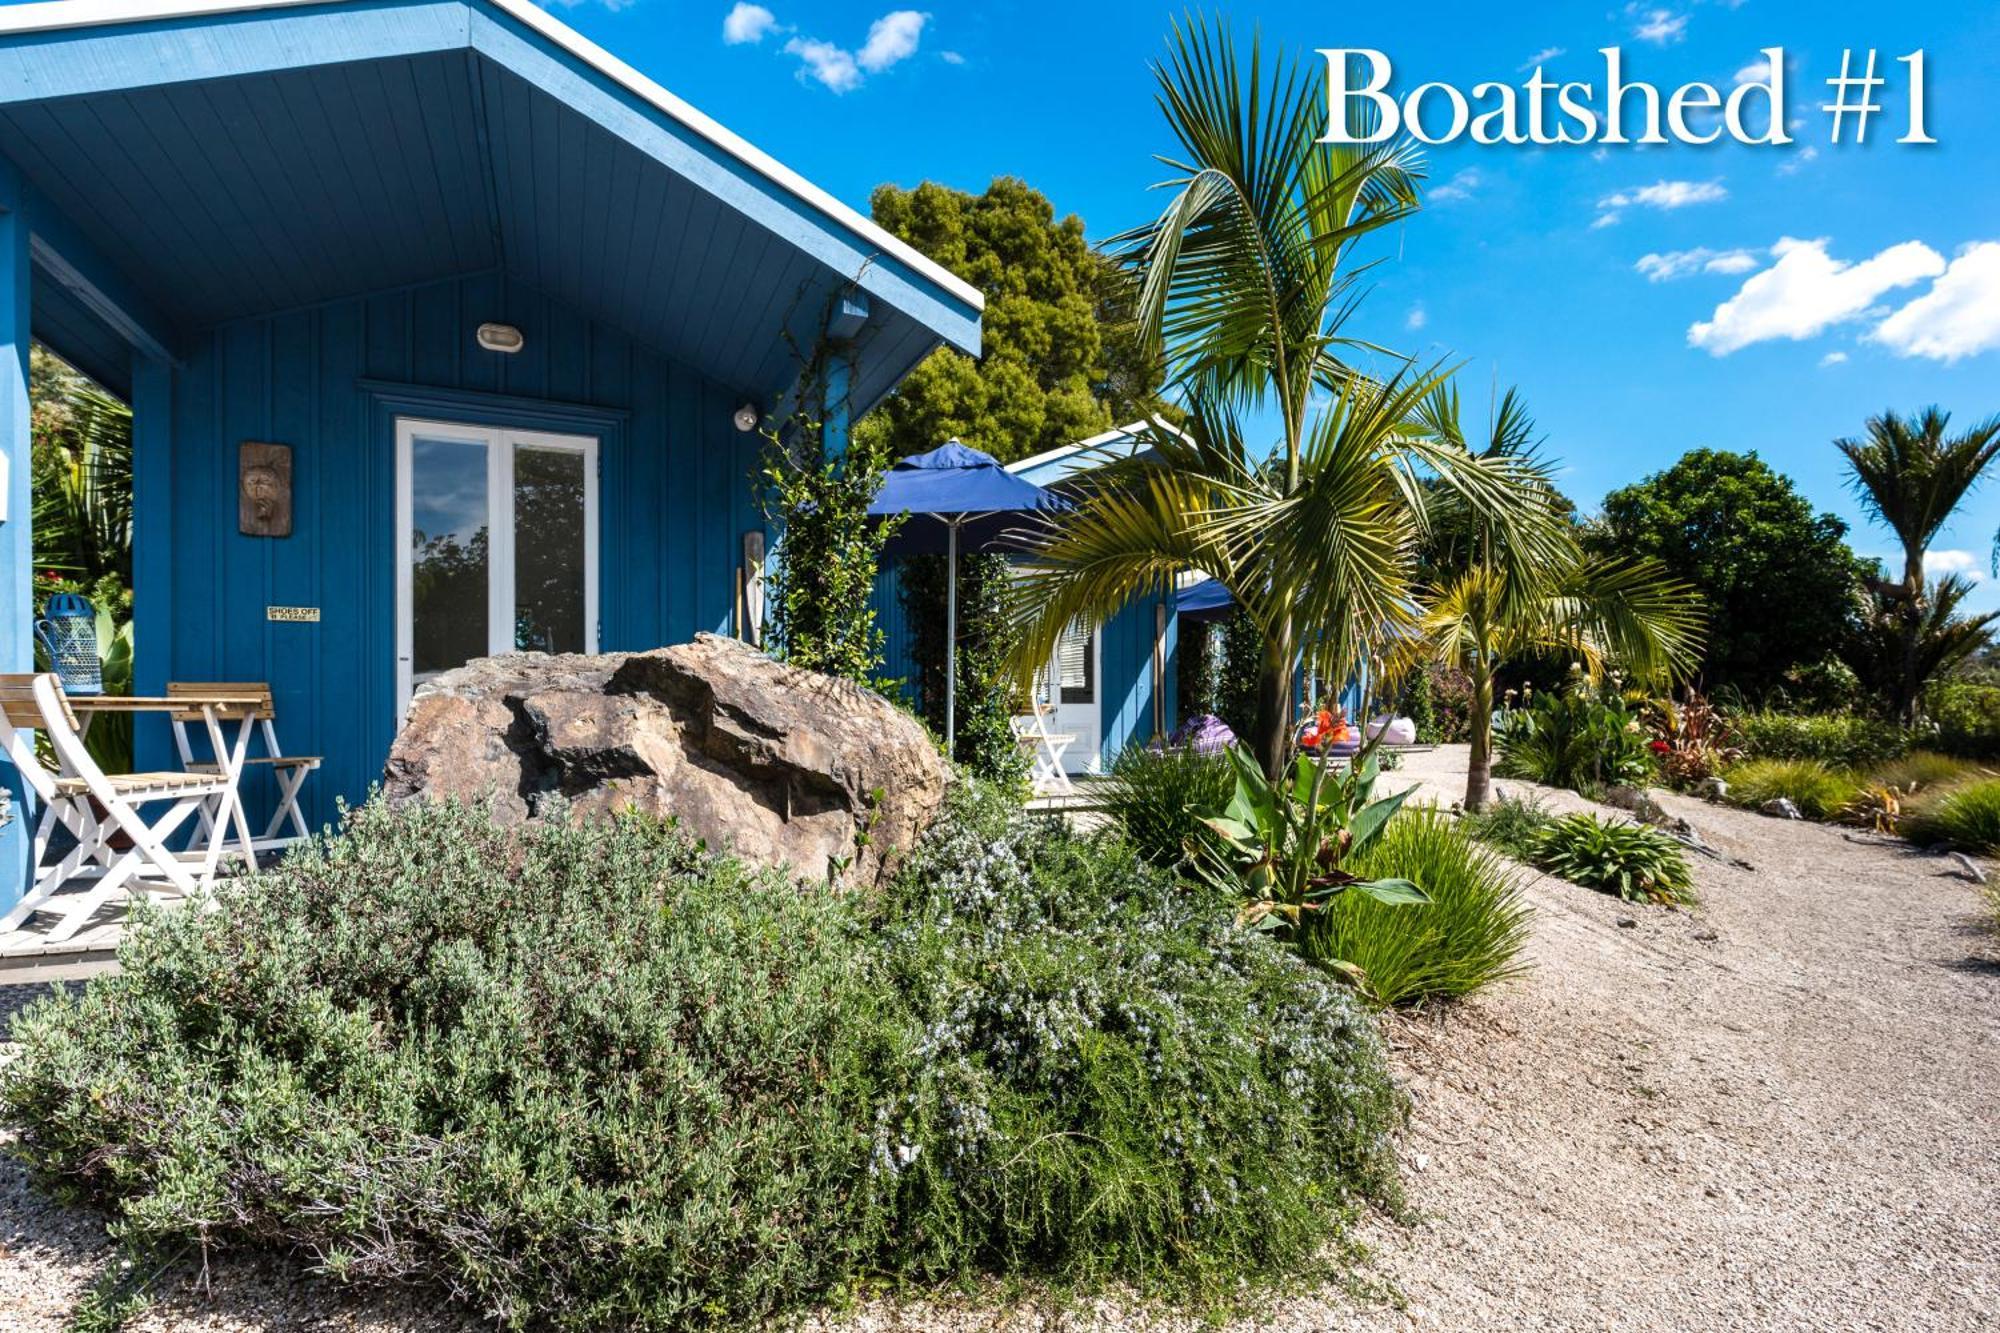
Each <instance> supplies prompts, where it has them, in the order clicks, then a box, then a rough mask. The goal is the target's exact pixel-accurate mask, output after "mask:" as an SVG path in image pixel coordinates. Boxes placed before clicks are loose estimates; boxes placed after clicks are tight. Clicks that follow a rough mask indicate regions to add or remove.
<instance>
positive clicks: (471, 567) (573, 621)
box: [396, 419, 597, 718]
mask: <svg viewBox="0 0 2000 1333" xmlns="http://www.w3.org/2000/svg"><path fill="white" fill-rule="evenodd" d="M396 531H397V534H398V537H397V545H398V547H399V548H400V549H399V551H398V554H397V560H396V715H397V717H399V718H400V717H402V716H403V715H404V714H405V713H407V712H408V711H409V707H410V696H411V694H413V693H414V692H415V690H416V687H417V686H419V685H421V684H423V683H424V682H425V681H427V680H429V679H430V678H431V677H433V676H435V675H437V674H438V673H439V672H442V671H449V670H450V669H451V668H453V667H456V666H463V665H464V664H465V663H467V662H469V661H471V660H472V659H473V658H475V657H487V656H490V655H492V654H494V653H507V652H515V651H518V650H528V649H533V650H537V651H541V652H551V653H592V652H596V651H597V441H596V439H594V438H592V437H590V436H586V435H549V434H543V433H540V432H535V431H519V430H502V429H498V428H495V427H488V426H468V425H462V424H458V423H451V422H438V421H415V420H409V419H399V420H398V421H397V422H396Z"/></svg>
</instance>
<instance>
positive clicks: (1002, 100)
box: [541, 0, 2000, 608]
mask: <svg viewBox="0 0 2000 1333" xmlns="http://www.w3.org/2000/svg"><path fill="white" fill-rule="evenodd" d="M541 2H542V3H543V4H545V5H546V6H547V7H549V8H551V9H553V10H554V11H555V12H557V13H559V14H561V15H562V16H563V17H564V18H565V19H566V20H567V21H569V22H570V23H572V24H573V25H575V26H576V27H577V28H579V29H580V30H582V31H583V32H584V33H586V34H588V35H589V36H591V37H592V38H594V39H595V40H597V41H598V42H600V43H601V44H603V45H604V46H606V47H608V48H609V49H610V50H612V51H613V52H615V53H616V54H618V55H619V56H621V57H623V58H624V59H625V60H627V61H629V62H630V63H631V64H633V65H635V66H637V67H638V68H640V69H642V70H644V71H645V72H646V73H648V74H650V75H652V76H653V77H655V78H656V79H658V80H659V81H660V82H662V83H664V84H665V85H666V86H668V87H669V88H671V89H673V90H674V91H675V92H677V93H679V94H680V95H681V96H683V97H685V98H686V99H687V100H689V101H690V102H692V103H694V104H695V105H696V106H698V107H700V108H701V109H703V110H704V111H706V112H708V113H709V114H711V115H713V116H714V117H716V118H717V119H718V120H720V121H722V122H723V123H724V124H726V125H728V126H730V127H731V128H732V129H734V130H736V131H738V132H739V133H741V134H743V135H744V136H745V137H747V138H748V139H750V140H751V141H752V142H754V143H756V144H758V145H759V146H760V147H762V148H764V149H766V150H767V151H769V152H771V153H772V154H773V155H774V156H776V157H778V158H779V159H780V160H782V161H784V162H786V163H787V164H789V165H790V166H792V167H794V168H796V169H797V170H799V171H800V172H802V173H803V174H805V175H806V176H807V177H809V178H811V179H812V180H814V181H816V182H817V183H819V184H820V185H822V186H824V187H826V188H827V189H829V190H831V191H832V192H833V193H835V194H836V195H839V196H840V197H842V198H844V199H846V200H848V201H850V202H852V203H853V204H855V205H856V206H857V207H861V208H864V209H865V208H866V205H867V199H868V194H869V191H870V190H871V189H872V188H873V187H874V186H875V185H877V184H879V183H881V182H883V181H894V182H897V183H899V184H903V185H912V184H915V183H916V182H918V181H920V180H924V179H933V180H938V181H942V182H945V183H947V184H950V185H954V186H958V187H961V188H963V189H967V190H975V191H976V190H979V189H982V188H984V186H985V185H986V183H987V182H988V181H989V180H990V179H991V178H992V177H993V176H995V175H998V174H1002V173H1009V174H1013V175H1017V176H1020V177H1022V178H1024V179H1025V180H1027V181H1029V182H1030V183H1031V184H1033V185H1035V186H1036V187H1037V188H1039V189H1041V190H1042V191H1044V192H1045V193H1046V194H1047V195H1048V196H1049V197H1050V198H1051V199H1053V200H1054V201H1055V204H1056V207H1057V208H1058V209H1059V210H1061V211H1064V212H1074V213H1077V214H1079V215H1080V216H1081V217H1082V218H1083V219H1084V221H1085V223H1086V224H1087V226H1088V229H1089V232H1090V234H1091V235H1092V236H1093V237H1095V238H1102V237H1105V236H1108V235H1111V234H1113V233H1115V232H1117V231H1118V230H1120V229H1122V228H1125V227H1127V226H1130V225H1132V224H1133V223H1135V222H1138V221H1139V220H1141V219H1143V218H1145V217H1147V216H1149V215H1150V214H1151V213H1152V212H1154V211H1156V210H1157V208H1158V207H1159V205H1160V202H1161V196H1160V195H1159V194H1158V193H1155V192H1151V191H1149V189H1148V186H1149V185H1151V184H1152V183H1153V182H1154V181H1155V180H1157V179H1158V178H1159V175H1160V172H1159V170H1158V168H1157V167H1156V166H1155V164H1154V163H1153V161H1152V159H1151V155H1152V154H1153V153H1155V152H1159V151H1164V150H1166V149H1167V148H1168V147H1169V146H1170V145H1169V143H1168V141H1167V138H1166V135H1165V133H1164V129H1163V126H1162V124H1161V122H1160V119H1159V115H1158V113H1157V111H1156V109H1155V107H1154V105H1153V101H1152V94H1153V82H1152V75H1151V72H1150V69H1149V63H1150V62H1151V61H1152V60H1153V59H1154V58H1155V57H1156V56H1157V55H1158V54H1159V53H1160V52H1161V51H1162V49H1163V40H1164V37H1165V34H1166V31H1167V27H1168V24H1169V22H1170V20H1171V19H1172V17H1173V16H1174V15H1176V14H1178V13H1179V12H1180V8H1179V6H1177V5H1165V4H1136V3H1116V2H1107V0H1067V2H1066V3H1045V2H1043V0H979V2H978V3H963V4H961V3H951V2H949V0H761V3H758V4H741V3H738V0H541ZM903 4H911V5H914V6H917V7H915V8H909V9H902V8H898V6H899V5H903ZM1227 12H1228V13H1229V14H1230V15H1231V16H1232V18H1233V20H1234V21H1235V22H1236V23H1237V25H1238V26H1239V28H1241V29H1243V30H1247V29H1248V28H1250V27H1251V26H1252V25H1255V26H1258V27H1260V28H1261V29H1262V31H1263V34H1264V36H1265V38H1266V40H1267V41H1268V42H1282V43H1283V44H1284V45H1285V46H1287V47H1288V48H1290V49H1292V50H1295V51H1301V52H1305V51H1309V50H1310V49H1312V48H1315V47H1373V48H1377V49H1380V50H1382V51H1383V52H1385V53H1386V54H1387V55H1388V56H1389V58H1390V59H1391V60H1392V61H1393V62H1394V65H1395V67H1396V71H1397V77H1396V86H1397V87H1399V88H1402V89H1405V90H1407V89H1408V88H1409V87H1411V86H1413V85H1415V84H1416V83H1418V82H1422V81H1426V80H1433V79H1437V80H1444V81H1447V82H1450V83H1453V84H1456V85H1458V86H1460V87H1464V88H1469V87H1470V86H1471V85H1472V84H1474V83H1476V82H1479V81H1482V80H1488V79H1492V80H1501V81H1507V82H1514V83H1518V82H1519V81H1520V80H1521V79H1523V78H1524V77H1525V75H1526V70H1527V68H1529V67H1531V62H1532V61H1533V60H1535V59H1537V58H1539V59H1541V60H1543V61H1545V62H1546V65H1547V68H1548V71H1549V74H1550V76H1551V77H1552V78H1557V79H1570V78H1574V79H1588V80H1600V79H1601V77H1602V65H1601V57H1599V56H1598V55H1597V54H1596V52H1597V49H1598V48H1601V47H1605V46H1612V45H1616V46H1618V47H1619V48H1621V50H1622V52H1623V54H1624V60H1625V64H1626V69H1627V75H1628V77H1635V78H1641V79H1645V80H1646V81H1648V82H1652V83H1655V84H1658V85H1663V86H1666V87H1672V86H1675V85H1678V84H1680V83H1683V82H1685V81H1688V80H1691V79H1703V80H1707V81H1709V82H1712V83H1715V84H1717V85H1719V86H1721V87H1723V88H1724V89H1725V90H1726V89H1727V88H1729V87H1730V86H1731V85H1732V83H1733V81H1734V80H1735V78H1736V76H1737V73H1738V71H1740V70H1743V69H1744V68H1745V67H1746V66H1749V65H1752V64H1754V63H1755V62H1757V61H1759V60H1760V59H1761V57H1760V56H1759V55H1758V52H1759V51H1760V49H1762V48H1764V47H1767V46H1773V45H1777V46H1783V47H1784V48H1786V51H1787V54H1788V61H1789V64H1790V66H1791V71H1792V89H1791V94H1790V97H1789V103H1790V107H1791V110H1792V113H1793V116H1794V118H1795V120H1797V121H1798V122H1799V124H1798V126H1797V130H1796V133H1797V135H1798V142H1797V143H1796V144H1795V145H1794V146H1792V147H1791V148H1789V149H1782V150H1780V149H1772V148H1769V147H1759V148H1751V147H1745V146H1742V145H1737V144H1727V143H1725V144H1721V145H1716V146H1712V147H1687V146H1678V145H1676V146H1670V147H1663V148H1645V149H1641V148H1636V147H1622V148H1605V149H1602V150H1600V151H1593V150H1592V149H1589V148H1578V147H1569V148H1551V149H1537V148H1532V147H1509V146H1505V145H1499V146H1490V147H1482V146H1477V145H1472V144H1454V145H1450V146H1446V147H1441V148H1438V149H1436V150H1434V151H1433V152H1432V155H1431V164H1430V165H1431V174H1432V181H1431V185H1432V189H1431V191H1430V194H1429V198H1428V201H1427V205H1426V207H1425V208H1424V210H1423V211H1422V213H1421V214H1420V215H1419V216H1417V217H1416V218H1415V219H1413V220H1411V221H1410V222H1408V223H1405V224H1403V225H1401V226H1399V227H1398V228H1397V229H1395V230H1394V231H1393V232H1391V233H1387V234H1385V235H1384V236H1383V238H1382V240H1381V242H1380V243H1379V244H1375V245H1374V246H1373V247H1372V249H1371V251H1370V253H1369V255H1368V257H1369V258H1374V259H1379V260H1381V261H1382V262H1381V263H1380V264H1379V265H1378V266H1377V267H1375V268H1374V269H1373V271H1372V273H1371V275H1370V276H1371V279H1372V283H1373V291H1372V294H1371V295H1370V296H1369V298H1368V300H1367V302H1366V303H1365V305H1364V306H1363V307H1362V309H1361V311H1360V314H1359V316H1358V317H1357V319H1356V321H1355V323H1354V324H1353V325H1352V326H1350V327H1351V328H1352V330H1353V331H1354V332H1357V333H1358V334H1360V335H1362V336H1365V337H1367V338H1370V339H1372V340H1373V341H1376V342H1379V343H1382V344H1385V345H1387V346H1390V347H1393V348H1396V349H1398V350H1401V351H1405V352H1408V353H1410V354H1413V355H1415V356H1418V357H1419V358H1421V359H1423V360H1425V361H1429V360H1434V359H1438V358H1447V359H1449V360H1452V361H1463V362H1464V363H1465V365H1464V369H1463V371H1462V372H1461V374H1462V386H1463V389H1464V391H1465V394H1466V397H1467V398H1468V400H1470V401H1475V402H1476V401H1479V400H1481V399H1482V398H1484V396H1485V391H1486V390H1487V388H1488V387H1489V386H1490V385H1492V384H1494V383H1496V382H1497V383H1498V384H1499V385H1501V386H1503V387H1504V386H1505V385H1508V384H1518V385H1520V387H1521V388H1522V390H1523V391H1524V393H1525V394H1526V396H1527V398H1528V401H1529V403H1530V405H1531V407H1532V409H1533V411H1534V412H1535V414H1536V416H1537V417H1538V418H1539V420H1540V423H1541V426H1542V428H1543V429H1544V430H1545V431H1546V432H1547V435H1548V438H1549V449H1550V451H1551V453H1553V454H1554V455H1556V456H1557V457H1559V458H1560V459H1561V461H1562V463H1563V465H1564V467H1565V468H1566V469H1567V470H1566V472H1565V475H1564V478H1563V484H1564V486H1565V487H1566V488H1567V489H1568V490H1569V492H1570V493H1571V495H1572V496H1573V497H1574V498H1575V499H1576V500H1577V502H1578V503H1579V504H1581V505H1582V506H1584V507H1585V508H1587V509H1588V508H1594V507H1595V506H1596V505H1597V504H1598V502H1599V501H1600V500H1601V499H1602V497H1603V495H1604V494H1605V492H1606V491H1608V490H1610V489H1612V488H1614V487H1616V486H1618V485H1621V484H1624V483H1626V482H1628V481H1631V480H1634V479H1636V478H1638V477H1640V476H1643V475H1644V474H1646V473H1648V472H1651V471H1654V470H1657V469H1659V468H1661V467H1664V466H1666V465H1668V464H1670V463H1671V462H1672V461H1673V460H1674V459H1675V458H1677V457H1678V456H1679V455H1680V454H1681V453H1682V452H1683V451H1685V450H1686V449H1689V448H1694V447H1697V446H1711V447H1716V448H1725V449H1746V450H1747V449H1755V450H1757V451H1758V452H1759V453H1760V454H1762V455H1763V457H1765V458H1766V459H1767V460H1769V461H1770V462H1771V463H1772V464H1773V465H1774V466H1776V467H1778V468H1779V469H1780V470H1782V471H1784V472H1786V473H1788V474H1789V475H1791V476H1792V477H1793V478H1794V479H1796V480H1797V482H1798V483H1799V485H1800V486H1801V487H1802V488H1803V490H1804V491H1805V493H1806V494H1807V495H1808V497H1809V498H1810V499H1811V500H1812V501H1813V502H1814V503H1815V504H1816V505H1818V506H1821V507H1823V508H1828V509H1832V510H1834V511H1835V512H1837V513H1840V514H1841V515H1843V516H1844V517H1846V518H1848V519H1849V520H1850V522H1852V523H1853V524H1854V532H1853V534H1852V538H1851V539H1852V540H1853V542H1854V544H1855V546H1856V548H1857V549H1859V550H1862V551H1864V552H1868V553H1871V554H1879V553H1883V552H1886V551H1887V550H1888V549H1889V546H1890V543H1889V541H1888V539H1887V534H1886V533H1884V532H1882V531H1881V530H1879V529H1875V528H1871V527H1869V526H1868V525H1866V524H1865V523H1864V522H1863V521H1862V520H1861V517H1860V514H1859V512H1858V510H1857V509H1856V507H1855V505H1854V504H1853V502H1852V500H1851V498H1850V497H1849V496H1848V494H1847V493H1846V491H1845V488H1844V486H1843V483H1842V477H1841V473H1840V470H1839V468H1838V467H1837V465H1836V464H1837V456H1836V455H1835V454H1834V452H1833V449H1832V446H1831V443H1830V442H1831V441H1832V440H1833V439H1835V438H1836V437H1838V436H1841V435H1849V434H1858V433H1860V431H1861V429H1862V425H1863V422H1864V420H1865V418H1866V417H1867V416H1868V415H1870V414H1871V413H1875V412H1879V411H1881V410H1883V409H1885V408H1889V407H1894V408H1898V409H1902V410H1912V409H1915V408H1918V407H1920V406H1923V405H1925V404H1928V403H1931V402H1937V403H1940V404H1942V405H1943V406H1945V407H1946V408H1947V409H1948V410H1950V411H1952V412H1953V413H1954V415H1955V417H1956V419H1957V420H1958V421H1959V422H1960V423H1961V424H1969V423H1971V422H1973V421H1977V420H1980V419H1983V418H1985V417H1987V416H1989V415H1992V414H1995V413H2000V4H1996V3H1993V0H1902V2H1901V3H1896V4H1883V3H1880V2H1879V0H1874V2H1868V0H1637V2H1636V3H1633V2H1632V0H1541V2H1539V3H1534V4H1512V5H1506V4H1502V5H1496V4H1492V3H1490V0H1489V2H1487V3H1473V2H1472V0H1432V3H1430V4H1428V5H1425V6H1422V7H1420V8H1414V9H1413V8H1410V7H1404V6H1386V5H1376V6H1361V5H1331V4H1326V3H1324V2H1323V0H1317V2H1314V3H1279V0H1261V2H1259V0H1248V2H1244V0H1239V2H1238V3H1236V4H1234V5H1233V6H1231V7H1230V8H1229V10H1228V11H1227ZM1847 48H1852V49H1853V50H1854V51H1855V52H1856V53H1857V57H1859V56H1860V55H1862V54H1863V53H1865V51H1866V50H1868V49H1870V48H1873V49H1875V50H1877V51H1878V52H1880V55H1881V61H1882V72H1884V73H1886V74H1890V75H1892V76H1894V77H1895V78H1900V74H1901V68H1902V67H1901V66H1898V65H1895V64H1894V63H1893V62H1894V59H1895V57H1897V56H1900V55H1903V54H1906V53H1908V52H1911V51H1914V50H1918V49H1922V50H1923V51H1925V52H1926V53H1927V60H1928V74H1929V85H1930V97H1929V128H1930V131H1931V133H1932V134H1933V135H1934V136H1935V137H1936V138H1937V139H1938V140H1939V142H1938V143H1937V144H1936V145H1935V146H1931V147H1906V146H1899V145H1897V144H1895V143H1894V142H1893V140H1894V139H1895V137H1896V136H1897V135H1898V134H1900V133H1901V126H1900V124H1899V123H1897V122H1898V119H1899V117H1898V114H1896V113H1895V112H1894V111H1893V110H1892V111H1891V112H1885V114H1884V116H1883V117H1882V118H1881V120H1880V121H1878V123H1877V124H1876V125H1875V126H1874V127H1873V129H1872V131H1871V133H1870V136H1869V139H1870V142H1869V143H1868V144H1867V146H1866V147H1857V146H1853V145H1841V146H1838V147H1836V146H1833V145H1831V144H1829V143H1828V142H1827V133H1828V127H1827V123H1826V117H1824V116H1823V115H1822V114H1821V113H1820V112H1819V110H1818V107H1819V104H1820V103H1821V102H1822V101H1824V100H1825V98H1826V92H1827V90H1826V88H1825V86H1824V83H1823V80H1824V79H1825V78H1826V77H1827V76H1828V75H1830V74H1832V73H1834V72H1836V71H1837V69H1838V67H1839V63H1840V57H1841V52H1842V51H1843V50H1844V49H1847ZM1899 97H1900V89H1899V87H1898V85H1897V84H1896V83H1895V82H1892V84H1891V87H1890V88H1889V89H1888V90H1887V91H1886V92H1885V100H1886V101H1887V102H1888V104H1889V106H1890V107H1891V108H1892V109H1893V108H1896V107H1897V106H1898V99H1899ZM1607 219H1609V221H1607ZM1980 243H1987V244H1988V245H1989V246H1990V247H1991V248H1987V249H1974V248H1973V247H1975V246H1978V245H1979V244H1980ZM1996 528H2000V481H1996V483H1995V484H1993V485H1991V486H1989V487H1988V488H1986V489H1985V490H1984V491H1983V492H1981V493H1979V494H1977V495H1975V497H1974V499H1973V500H1972V502H1971V503H1970V504H1968V505H1967V506H1966V508H1965V509H1964V511H1963V512H1962V514H1961V515H1960V517H1959V519H1958V521H1957V522H1956V523H1955V524H1954V525H1953V526H1952V527H1951V528H1950V529H1948V530H1947V531H1946V533H1945V534H1944V535H1943V536H1942V537H1941V538H1940V540H1939V542H1938V543H1937V547H1936V549H1937V550H1938V551H1939V552H1940V553H1941V558H1942V559H1944V560H1946V561H1950V560H1954V559H1955V560H1957V561H1958V562H1959V563H1960V564H1962V565H1965V566H1968V567H1969V568H1970V570H1971V571H1972V572H1977V573H1981V574H1983V573H1984V571H1985V566H1986V560H1987V553H1988V549H1989V546H1990V545H1991V541H1992V536H1993V533H1994V531H1995V529H1996ZM1952 552H1956V553H1958V554H1957V555H1956V556H1953V555H1951V554H1948V553H1952ZM1978 600H1979V601H1980V603H1981V604H1982V605H1983V606H1984V607H1989V608H1990V607H2000V582H1996V581H1994V580H1991V579H1987V580H1986V581H1985V583H1984V586H1982V588H1981V590H1980V593H1979V595H1978Z"/></svg>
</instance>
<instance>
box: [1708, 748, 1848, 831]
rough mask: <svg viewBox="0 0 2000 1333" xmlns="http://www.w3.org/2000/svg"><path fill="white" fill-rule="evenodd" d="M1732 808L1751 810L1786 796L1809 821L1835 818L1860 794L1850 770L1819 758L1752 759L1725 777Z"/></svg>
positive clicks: (1733, 769) (1731, 770)
mask: <svg viewBox="0 0 2000 1333" xmlns="http://www.w3.org/2000/svg"><path fill="white" fill-rule="evenodd" d="M1723 777H1724V779H1725V780H1726V781H1727V782H1728V783H1729V801H1730V803H1731V804H1732V805H1740V806H1744V807H1746V808H1748V809H1751V810H1756V809H1759V808H1761V807H1762V806H1763V805H1764V804H1765V803H1766V802H1768V801H1775V800H1777V799H1778V798H1779V797H1784V798H1785V799H1787V800H1789V801H1790V802H1791V803H1792V804H1793V805H1795V806H1797V807H1798V808H1799V813H1800V814H1802V815H1804V816H1805V817H1806V818H1807V819H1833V818H1835V817H1837V816H1838V815H1840V814H1841V813H1842V812H1843V811H1845V810H1846V809H1847V808H1848V806H1850V805H1851V804H1853V802H1854V799H1855V797H1857V796H1859V795H1860V794H1861V781H1860V779H1859V778H1857V777H1856V776H1855V775H1854V773H1853V771H1852V770H1851V769H1844V768H1832V767H1829V766H1828V765H1827V764H1825V763H1823V762H1821V761H1820V760H1817V759H1750V760H1746V761H1744V762H1743V763H1740V764H1738V765H1736V767H1734V768H1732V769H1730V770H1729V771H1728V772H1727V773H1725V774H1723Z"/></svg>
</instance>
